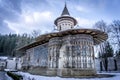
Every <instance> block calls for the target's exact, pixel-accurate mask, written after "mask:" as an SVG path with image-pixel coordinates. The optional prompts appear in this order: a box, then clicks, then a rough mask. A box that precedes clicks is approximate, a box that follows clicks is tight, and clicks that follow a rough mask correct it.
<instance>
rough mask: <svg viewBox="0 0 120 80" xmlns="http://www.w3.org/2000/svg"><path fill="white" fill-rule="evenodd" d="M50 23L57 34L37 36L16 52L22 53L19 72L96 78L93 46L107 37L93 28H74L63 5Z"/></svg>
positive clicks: (75, 22)
mask: <svg viewBox="0 0 120 80" xmlns="http://www.w3.org/2000/svg"><path fill="white" fill-rule="evenodd" d="M54 24H55V26H56V28H57V30H58V31H57V32H51V33H47V34H43V35H40V36H38V37H37V38H36V39H35V41H34V42H32V43H31V44H29V45H26V46H23V47H21V48H20V49H19V50H20V51H22V52H24V55H23V57H22V58H23V64H22V69H23V70H26V71H30V70H32V71H33V72H34V70H35V68H39V69H37V71H35V72H34V73H36V74H40V75H42V74H43V73H44V74H43V75H49V76H93V75H96V68H95V56H94V55H95V53H94V45H98V44H100V43H102V42H104V41H105V40H107V38H108V35H107V34H106V33H105V32H103V31H100V30H96V29H80V28H79V29H78V28H75V26H76V25H77V20H76V19H75V18H74V17H72V16H71V15H70V13H69V11H68V9H67V6H66V4H65V6H64V9H63V11H62V14H61V16H60V17H58V18H57V19H56V20H55V21H54ZM42 71H44V72H42ZM31 73H32V72H31Z"/></svg>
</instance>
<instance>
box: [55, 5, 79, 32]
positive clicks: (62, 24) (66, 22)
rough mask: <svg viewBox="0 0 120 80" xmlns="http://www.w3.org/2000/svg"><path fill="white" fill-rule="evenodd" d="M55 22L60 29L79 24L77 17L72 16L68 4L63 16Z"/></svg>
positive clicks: (70, 27)
mask: <svg viewBox="0 0 120 80" xmlns="http://www.w3.org/2000/svg"><path fill="white" fill-rule="evenodd" d="M54 24H55V25H56V26H57V30H58V31H63V30H67V29H73V28H74V26H75V25H76V24H77V21H76V19H75V18H73V17H71V16H70V13H69V11H68V9H67V5H66V4H65V7H64V9H63V11H62V14H61V16H60V17H58V18H57V19H56V20H55V22H54Z"/></svg>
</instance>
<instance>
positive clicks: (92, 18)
mask: <svg viewBox="0 0 120 80" xmlns="http://www.w3.org/2000/svg"><path fill="white" fill-rule="evenodd" d="M66 2H67V8H68V10H69V12H70V15H71V16H72V17H74V18H76V19H77V20H78V25H79V26H82V27H85V28H91V27H92V25H93V24H94V23H95V22H97V21H99V20H104V21H105V22H107V23H110V22H112V21H113V20H116V19H119V20H120V0H66ZM64 4H65V0H0V33H1V34H8V33H17V34H22V33H31V32H32V31H33V30H41V31H42V33H45V32H51V31H52V30H53V26H54V20H55V19H56V18H57V17H59V16H60V15H61V13H62V10H63V8H64Z"/></svg>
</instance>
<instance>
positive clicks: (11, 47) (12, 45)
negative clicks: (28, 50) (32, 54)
mask: <svg viewBox="0 0 120 80" xmlns="http://www.w3.org/2000/svg"><path fill="white" fill-rule="evenodd" d="M93 28H95V29H99V30H102V31H104V32H106V33H107V34H108V40H107V41H106V42H104V43H102V44H101V45H99V48H100V50H99V55H98V56H99V57H112V56H118V55H120V20H114V21H113V22H112V23H110V24H107V23H106V22H104V21H103V20H101V21H98V22H96V23H95V24H94V25H93ZM39 35H40V32H37V31H35V30H34V31H33V32H32V35H30V34H26V33H24V34H22V35H19V34H11V33H10V34H5V35H2V34H0V56H11V57H14V56H20V54H21V53H19V52H18V51H17V50H16V49H17V48H20V47H22V46H24V45H27V44H30V43H31V42H33V41H34V39H35V38H36V37H37V36H39Z"/></svg>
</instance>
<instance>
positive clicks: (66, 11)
mask: <svg viewBox="0 0 120 80" xmlns="http://www.w3.org/2000/svg"><path fill="white" fill-rule="evenodd" d="M63 15H70V14H69V11H68V9H67V6H66V3H65V7H64V9H63V11H62V14H61V16H63Z"/></svg>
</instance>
